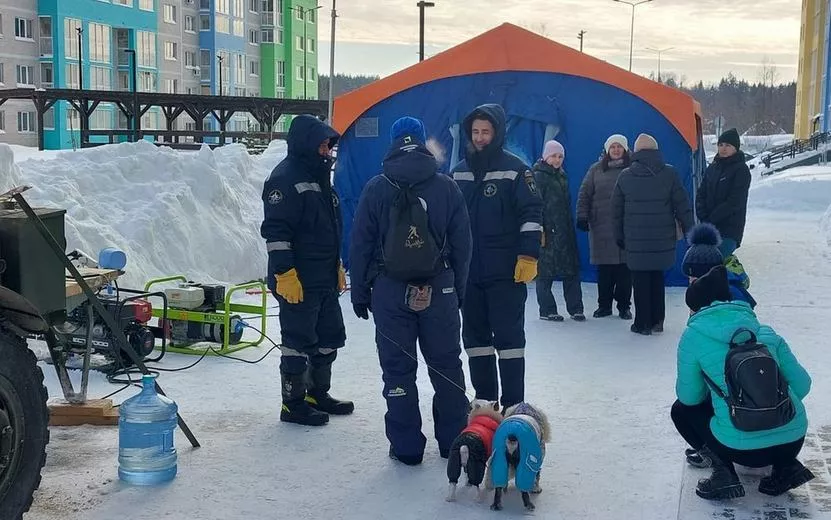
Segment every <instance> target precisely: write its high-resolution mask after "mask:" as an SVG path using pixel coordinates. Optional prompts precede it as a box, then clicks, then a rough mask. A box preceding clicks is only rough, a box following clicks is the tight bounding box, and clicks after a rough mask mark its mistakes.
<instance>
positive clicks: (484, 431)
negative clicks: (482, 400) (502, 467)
mask: <svg viewBox="0 0 831 520" xmlns="http://www.w3.org/2000/svg"><path fill="white" fill-rule="evenodd" d="M497 428H499V423H498V422H496V420H495V419H494V418H493V417H488V416H487V415H478V416H476V417H474V418H473V419H471V421H470V424H468V425H467V427H466V428H465V429H464V430H462V433H472V434H474V435H476V436H477V437H479V438H480V439H481V440H482V443H483V444H484V445H485V455H486V456H487V457H490V455H491V451H492V450H493V435H494V433H496V429H497Z"/></svg>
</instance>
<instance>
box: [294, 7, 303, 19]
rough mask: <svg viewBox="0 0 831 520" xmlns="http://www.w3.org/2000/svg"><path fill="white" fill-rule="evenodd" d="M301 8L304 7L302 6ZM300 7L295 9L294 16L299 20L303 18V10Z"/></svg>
mask: <svg viewBox="0 0 831 520" xmlns="http://www.w3.org/2000/svg"><path fill="white" fill-rule="evenodd" d="M300 9H302V7H301V8H300ZM300 9H294V17H295V18H297V19H298V20H303V11H301V10H300Z"/></svg>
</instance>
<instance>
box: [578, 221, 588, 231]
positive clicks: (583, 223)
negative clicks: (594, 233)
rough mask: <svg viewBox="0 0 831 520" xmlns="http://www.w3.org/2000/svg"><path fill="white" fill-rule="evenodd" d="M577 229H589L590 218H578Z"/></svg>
mask: <svg viewBox="0 0 831 520" xmlns="http://www.w3.org/2000/svg"><path fill="white" fill-rule="evenodd" d="M577 229H579V230H580V231H586V232H587V231H588V230H589V221H588V220H582V219H581V220H578V221H577Z"/></svg>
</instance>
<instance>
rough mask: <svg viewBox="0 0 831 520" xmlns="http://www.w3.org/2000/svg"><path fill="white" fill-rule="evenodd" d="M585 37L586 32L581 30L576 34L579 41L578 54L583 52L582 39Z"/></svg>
mask: <svg viewBox="0 0 831 520" xmlns="http://www.w3.org/2000/svg"><path fill="white" fill-rule="evenodd" d="M585 35H586V30H585V29H581V30H580V32H579V33H577V39H578V40H580V52H583V37H584V36H585Z"/></svg>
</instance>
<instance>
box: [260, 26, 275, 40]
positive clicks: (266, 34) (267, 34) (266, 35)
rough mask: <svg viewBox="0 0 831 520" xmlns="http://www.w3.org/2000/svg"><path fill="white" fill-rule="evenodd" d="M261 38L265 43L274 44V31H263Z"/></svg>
mask: <svg viewBox="0 0 831 520" xmlns="http://www.w3.org/2000/svg"><path fill="white" fill-rule="evenodd" d="M261 36H262V42H263V43H274V29H263V30H262V34H261Z"/></svg>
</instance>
